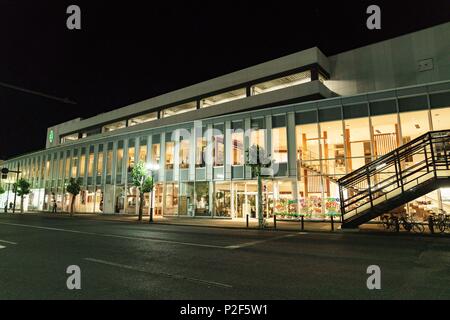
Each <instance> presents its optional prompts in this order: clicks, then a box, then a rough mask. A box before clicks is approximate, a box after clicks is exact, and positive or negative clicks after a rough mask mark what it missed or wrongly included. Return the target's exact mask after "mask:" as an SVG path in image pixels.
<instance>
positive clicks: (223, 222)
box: [0, 212, 384, 232]
mask: <svg viewBox="0 0 450 320" xmlns="http://www.w3.org/2000/svg"><path fill="white" fill-rule="evenodd" d="M0 214H4V213H0ZM18 214H20V213H16V215H18ZM25 214H26V215H38V216H45V217H61V218H69V217H70V215H69V214H68V213H61V212H58V213H49V212H27V213H25ZM73 217H76V218H80V219H93V220H103V221H115V222H128V223H141V224H145V223H148V221H149V218H148V216H144V217H143V221H138V216H137V215H123V214H120V215H119V214H89V213H76V214H74V215H73ZM154 223H155V224H170V225H186V226H199V227H216V228H236V229H246V228H247V222H246V220H245V219H233V220H231V219H219V218H190V217H160V216H156V217H154ZM248 228H250V229H257V228H258V220H257V219H250V220H249V226H248ZM333 228H334V232H338V231H340V223H339V222H334V226H333ZM267 229H271V230H273V229H275V228H274V220H273V219H268V220H267ZM276 229H277V230H283V231H308V232H333V230H332V225H331V222H311V221H305V222H304V225H303V229H302V225H301V222H300V221H283V220H277V222H276ZM361 230H362V231H369V232H370V231H378V232H383V231H384V229H383V227H382V226H381V225H377V224H367V225H364V226H362V227H361Z"/></svg>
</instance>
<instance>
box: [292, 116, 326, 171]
mask: <svg viewBox="0 0 450 320" xmlns="http://www.w3.org/2000/svg"><path fill="white" fill-rule="evenodd" d="M296 131H297V132H296V134H297V160H298V161H299V164H300V166H301V167H303V168H309V169H310V170H314V171H315V172H320V157H319V153H320V144H319V131H318V127H317V123H312V124H304V125H298V126H297V127H296Z"/></svg>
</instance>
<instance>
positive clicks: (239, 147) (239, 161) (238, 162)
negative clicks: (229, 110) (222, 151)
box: [231, 122, 245, 166]
mask: <svg viewBox="0 0 450 320" xmlns="http://www.w3.org/2000/svg"><path fill="white" fill-rule="evenodd" d="M232 129H233V131H232V133H231V152H232V154H231V157H232V159H231V161H232V164H233V165H234V166H242V165H244V161H245V160H244V157H245V151H244V130H243V123H242V122H237V123H236V122H233V123H232Z"/></svg>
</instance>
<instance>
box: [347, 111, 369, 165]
mask: <svg viewBox="0 0 450 320" xmlns="http://www.w3.org/2000/svg"><path fill="white" fill-rule="evenodd" d="M344 137H345V141H346V149H347V154H346V159H347V167H348V170H349V172H351V171H353V170H356V169H358V168H360V167H362V166H364V165H366V164H367V163H369V162H371V161H372V150H371V147H372V146H371V139H370V130H369V118H357V119H349V120H345V132H344Z"/></svg>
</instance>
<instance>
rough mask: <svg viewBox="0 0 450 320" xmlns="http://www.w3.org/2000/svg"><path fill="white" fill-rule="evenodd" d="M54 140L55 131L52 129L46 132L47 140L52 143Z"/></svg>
mask: <svg viewBox="0 0 450 320" xmlns="http://www.w3.org/2000/svg"><path fill="white" fill-rule="evenodd" d="M54 140H55V131H53V129H52V130H50V132H49V133H48V142H50V143H53V141H54Z"/></svg>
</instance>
